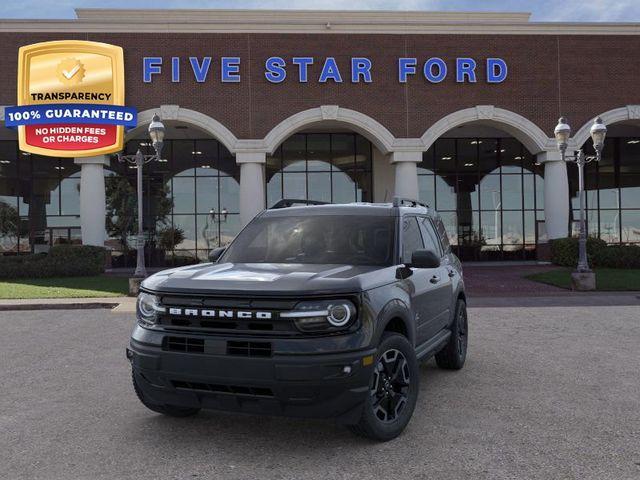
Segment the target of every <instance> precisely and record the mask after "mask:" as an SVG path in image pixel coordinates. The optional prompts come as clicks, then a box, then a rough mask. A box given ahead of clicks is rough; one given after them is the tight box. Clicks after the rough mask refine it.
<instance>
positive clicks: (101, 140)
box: [18, 40, 124, 157]
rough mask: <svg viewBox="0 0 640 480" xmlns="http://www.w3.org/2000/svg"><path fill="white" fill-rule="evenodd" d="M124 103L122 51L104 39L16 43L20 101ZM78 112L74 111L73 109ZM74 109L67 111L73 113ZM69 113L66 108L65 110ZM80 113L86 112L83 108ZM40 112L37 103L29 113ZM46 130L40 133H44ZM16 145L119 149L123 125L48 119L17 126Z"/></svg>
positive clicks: (68, 153) (39, 150)
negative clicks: (42, 123) (43, 123)
mask: <svg viewBox="0 0 640 480" xmlns="http://www.w3.org/2000/svg"><path fill="white" fill-rule="evenodd" d="M46 104H50V105H57V106H60V107H62V106H64V105H65V104H70V105H71V104H72V105H75V106H76V107H77V106H78V105H80V104H86V105H87V107H89V105H95V106H99V105H119V106H123V105H124V55H123V51H122V48H121V47H118V46H115V45H109V44H106V43H98V42H87V41H80V40H62V41H53V42H43V43H36V44H33V45H28V46H25V47H22V48H20V51H19V58H18V105H19V106H28V105H46ZM74 112H76V111H74ZM74 112H71V113H72V114H74ZM67 113H68V112H67ZM81 113H84V111H83V112H81ZM36 114H37V115H38V117H37V118H40V115H41V114H40V113H36V111H35V109H34V112H32V115H36ZM43 132H44V133H43ZM18 138H19V141H20V149H21V150H23V151H25V152H31V153H36V154H40V155H49V156H56V157H89V156H93V155H101V154H107V153H113V152H117V151H119V150H122V145H123V140H124V126H123V125H116V124H106V123H104V122H102V123H101V124H96V125H91V124H90V123H87V122H86V121H85V122H84V124H83V126H82V127H80V126H78V125H75V126H74V125H73V124H69V123H68V122H67V123H66V124H64V125H56V124H52V123H51V121H49V124H48V125H47V126H46V127H42V128H38V126H37V125H22V126H19V127H18Z"/></svg>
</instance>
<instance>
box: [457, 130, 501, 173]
mask: <svg viewBox="0 0 640 480" xmlns="http://www.w3.org/2000/svg"><path fill="white" fill-rule="evenodd" d="M478 142H482V140H478V139H477V138H461V139H458V140H457V141H456V156H457V172H458V173H475V172H477V171H478V149H479V148H480V146H482V147H483V148H486V144H484V145H483V144H479V143H478ZM489 148H491V147H489ZM494 156H495V153H494Z"/></svg>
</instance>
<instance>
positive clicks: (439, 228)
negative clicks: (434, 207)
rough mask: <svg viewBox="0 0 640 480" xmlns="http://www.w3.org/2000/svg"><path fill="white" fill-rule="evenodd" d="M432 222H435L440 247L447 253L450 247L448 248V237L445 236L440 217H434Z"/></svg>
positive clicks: (445, 231)
mask: <svg viewBox="0 0 640 480" xmlns="http://www.w3.org/2000/svg"><path fill="white" fill-rule="evenodd" d="M434 220H435V226H436V231H437V233H438V237H439V238H440V244H441V245H442V249H443V250H444V251H445V252H449V250H450V246H449V237H448V235H447V229H446V227H445V226H444V223H443V222H442V219H441V218H440V217H436V218H435V219H434Z"/></svg>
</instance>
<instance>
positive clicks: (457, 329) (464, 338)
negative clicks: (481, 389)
mask: <svg viewBox="0 0 640 480" xmlns="http://www.w3.org/2000/svg"><path fill="white" fill-rule="evenodd" d="M468 341H469V323H468V320H467V304H466V302H465V301H464V300H462V299H461V298H460V299H458V302H457V303H456V314H455V317H454V320H453V324H452V325H451V337H449V341H448V342H447V344H446V345H445V347H444V348H443V349H442V350H440V351H439V352H438V353H436V364H437V365H438V367H440V368H443V369H445V370H460V369H461V368H462V367H463V366H464V362H465V360H466V358H467V344H468Z"/></svg>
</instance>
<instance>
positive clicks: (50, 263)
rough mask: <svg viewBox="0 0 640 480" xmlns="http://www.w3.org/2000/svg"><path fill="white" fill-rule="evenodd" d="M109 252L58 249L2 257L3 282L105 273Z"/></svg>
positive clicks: (84, 247)
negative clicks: (15, 279)
mask: <svg viewBox="0 0 640 480" xmlns="http://www.w3.org/2000/svg"><path fill="white" fill-rule="evenodd" d="M105 256H106V249H104V248H103V247H94V246H90V245H56V246H54V247H51V249H50V250H49V253H38V254H33V255H18V256H12V257H2V256H0V278H45V277H79V276H91V275H99V274H101V273H103V272H104V263H105Z"/></svg>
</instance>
